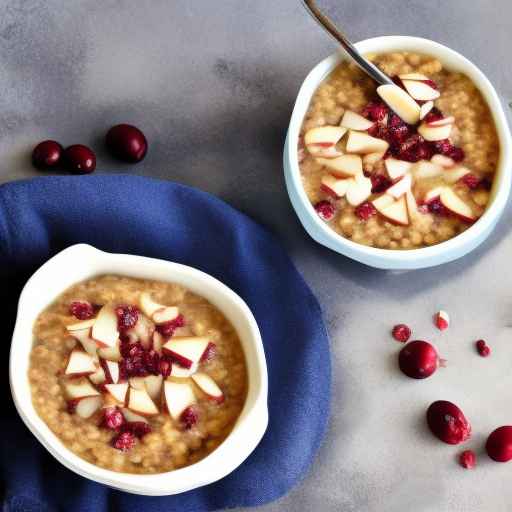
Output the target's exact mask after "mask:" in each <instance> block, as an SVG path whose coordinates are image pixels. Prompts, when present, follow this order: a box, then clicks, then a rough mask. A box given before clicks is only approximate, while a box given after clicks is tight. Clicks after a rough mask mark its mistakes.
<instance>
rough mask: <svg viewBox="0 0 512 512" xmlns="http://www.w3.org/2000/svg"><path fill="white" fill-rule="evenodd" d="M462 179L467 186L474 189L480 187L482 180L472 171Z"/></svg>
mask: <svg viewBox="0 0 512 512" xmlns="http://www.w3.org/2000/svg"><path fill="white" fill-rule="evenodd" d="M461 181H462V183H464V185H466V187H468V188H470V189H472V190H474V189H476V188H478V186H479V185H480V180H479V179H478V178H477V177H476V176H475V175H474V174H471V173H469V174H466V175H465V176H463V178H462V180H461Z"/></svg>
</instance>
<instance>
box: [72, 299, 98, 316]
mask: <svg viewBox="0 0 512 512" xmlns="http://www.w3.org/2000/svg"><path fill="white" fill-rule="evenodd" d="M69 312H70V313H71V314H72V315H73V316H74V317H75V318H78V320H87V319H89V318H92V317H93V316H94V307H93V305H92V304H91V303H90V302H86V301H79V300H75V301H73V302H72V303H71V304H70V305H69Z"/></svg>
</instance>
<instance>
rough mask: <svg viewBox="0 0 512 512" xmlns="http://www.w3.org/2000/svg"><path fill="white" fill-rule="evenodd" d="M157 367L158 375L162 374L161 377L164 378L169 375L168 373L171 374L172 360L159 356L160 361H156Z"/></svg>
mask: <svg viewBox="0 0 512 512" xmlns="http://www.w3.org/2000/svg"><path fill="white" fill-rule="evenodd" d="M158 369H159V372H160V375H162V377H163V378H164V379H165V378H166V377H169V375H171V370H172V362H171V361H170V360H169V359H168V358H166V357H162V358H160V362H159V363H158Z"/></svg>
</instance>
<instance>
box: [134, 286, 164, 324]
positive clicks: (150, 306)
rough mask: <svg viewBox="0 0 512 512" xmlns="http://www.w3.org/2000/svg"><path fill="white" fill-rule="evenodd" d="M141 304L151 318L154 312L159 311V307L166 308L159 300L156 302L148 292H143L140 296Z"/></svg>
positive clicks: (141, 307)
mask: <svg viewBox="0 0 512 512" xmlns="http://www.w3.org/2000/svg"><path fill="white" fill-rule="evenodd" d="M139 306H140V309H141V310H142V312H143V313H144V314H145V315H147V316H149V317H150V318H151V317H152V316H153V314H154V313H155V312H156V311H158V310H159V309H162V308H165V306H164V305H163V304H159V303H158V302H155V301H154V300H153V299H152V298H151V295H150V294H149V293H147V292H142V293H141V294H140V296H139Z"/></svg>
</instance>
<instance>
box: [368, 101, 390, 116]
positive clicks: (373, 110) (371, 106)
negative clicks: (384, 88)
mask: <svg viewBox="0 0 512 512" xmlns="http://www.w3.org/2000/svg"><path fill="white" fill-rule="evenodd" d="M388 112H389V108H388V107H387V105H386V104H384V103H382V102H380V101H372V102H370V103H368V105H366V107H364V109H363V112H362V115H363V116H364V117H366V118H367V119H370V120H371V121H382V120H383V119H384V117H386V114H387V113H388Z"/></svg>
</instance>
